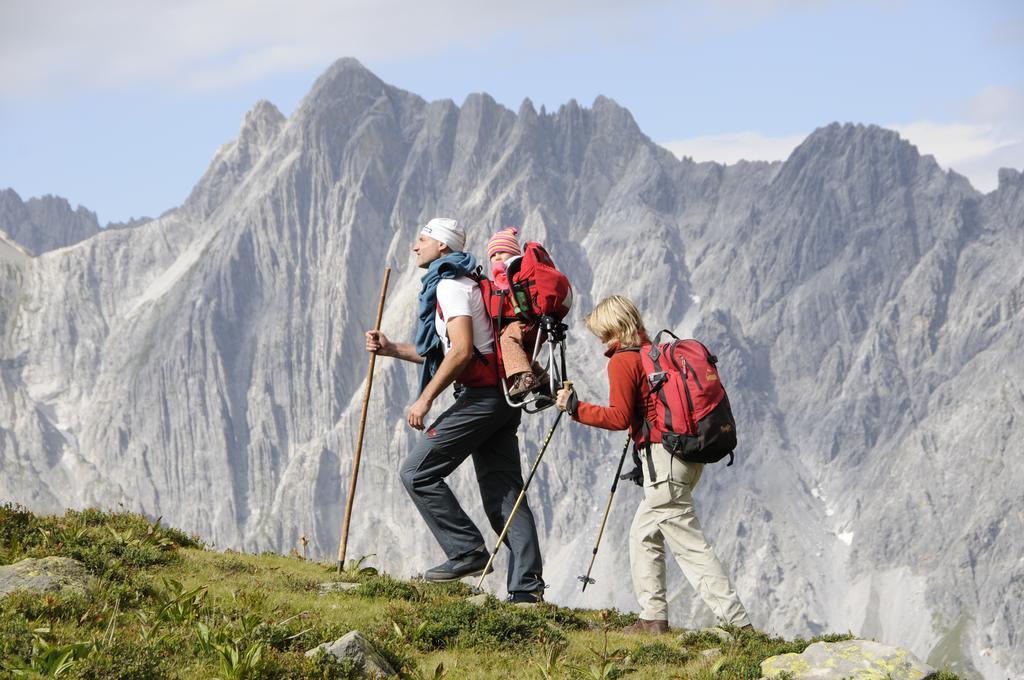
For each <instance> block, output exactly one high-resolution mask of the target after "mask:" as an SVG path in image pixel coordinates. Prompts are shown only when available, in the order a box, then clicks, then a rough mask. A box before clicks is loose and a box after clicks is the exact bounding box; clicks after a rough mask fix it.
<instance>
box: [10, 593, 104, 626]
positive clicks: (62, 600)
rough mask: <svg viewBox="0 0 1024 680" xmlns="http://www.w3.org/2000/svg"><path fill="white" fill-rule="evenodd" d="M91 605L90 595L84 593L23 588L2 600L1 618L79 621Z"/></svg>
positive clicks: (34, 620)
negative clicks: (18, 617)
mask: <svg viewBox="0 0 1024 680" xmlns="http://www.w3.org/2000/svg"><path fill="white" fill-rule="evenodd" d="M91 605H92V603H91V602H90V599H89V597H88V596H87V595H85V594H82V593H76V592H71V591H63V592H52V593H38V592H33V591H28V590H23V591H18V592H14V593H11V594H10V595H8V596H7V597H5V598H3V599H2V600H0V618H6V617H8V616H11V615H21V616H23V617H25V618H26V619H28V620H29V621H33V622H39V621H43V622H56V621H78V620H79V619H81V618H82V617H83V616H85V615H86V614H87V613H88V612H89V610H90V608H91Z"/></svg>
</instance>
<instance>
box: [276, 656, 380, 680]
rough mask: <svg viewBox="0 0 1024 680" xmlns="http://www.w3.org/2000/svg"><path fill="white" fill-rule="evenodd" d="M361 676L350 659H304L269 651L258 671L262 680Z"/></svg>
mask: <svg viewBox="0 0 1024 680" xmlns="http://www.w3.org/2000/svg"><path fill="white" fill-rule="evenodd" d="M362 677H363V674H362V672H361V671H360V670H359V668H358V667H357V666H356V664H355V662H354V661H353V660H352V659H345V660H344V661H338V659H336V658H334V657H333V656H332V655H330V654H317V655H315V656H312V657H308V658H307V657H306V656H305V655H303V654H294V653H293V654H285V653H282V652H279V651H276V650H271V651H270V652H269V653H268V654H267V655H266V656H265V658H264V660H263V667H262V668H261V669H260V678H261V679H262V680H293V679H300V680H357V678H362Z"/></svg>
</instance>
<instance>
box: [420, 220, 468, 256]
mask: <svg viewBox="0 0 1024 680" xmlns="http://www.w3.org/2000/svg"><path fill="white" fill-rule="evenodd" d="M420 233H421V234H424V235H426V236H429V237H430V238H432V239H435V240H437V241H440V242H441V243H443V244H445V245H446V246H448V247H449V248H451V249H452V251H454V252H458V251H460V250H462V249H463V248H465V247H466V230H465V229H463V228H462V225H461V224H459V222H458V220H453V219H451V218H449V217H435V218H434V219H432V220H430V221H429V222H427V224H426V226H424V227H423V229H421V230H420Z"/></svg>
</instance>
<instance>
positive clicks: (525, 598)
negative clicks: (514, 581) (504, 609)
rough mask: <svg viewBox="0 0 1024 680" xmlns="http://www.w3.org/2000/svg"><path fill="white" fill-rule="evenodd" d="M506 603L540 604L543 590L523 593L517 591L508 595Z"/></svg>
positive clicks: (542, 600)
mask: <svg viewBox="0 0 1024 680" xmlns="http://www.w3.org/2000/svg"><path fill="white" fill-rule="evenodd" d="M506 601H507V602H511V603H512V604H515V605H532V604H541V603H543V602H544V591H543V590H532V591H524V590H517V591H515V592H511V593H509V594H508V597H507V598H506Z"/></svg>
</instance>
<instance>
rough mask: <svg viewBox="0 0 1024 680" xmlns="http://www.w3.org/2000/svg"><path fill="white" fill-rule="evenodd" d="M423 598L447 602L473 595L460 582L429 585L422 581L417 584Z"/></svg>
mask: <svg viewBox="0 0 1024 680" xmlns="http://www.w3.org/2000/svg"><path fill="white" fill-rule="evenodd" d="M417 586H418V587H419V589H420V591H421V592H422V593H423V595H424V597H426V598H428V599H430V600H435V601H441V600H447V599H451V598H460V599H463V600H464V599H466V598H468V597H470V596H471V595H473V589H472V588H471V587H469V586H468V585H466V584H465V583H463V582H462V581H446V582H443V583H431V582H429V581H424V582H423V583H422V584H417Z"/></svg>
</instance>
